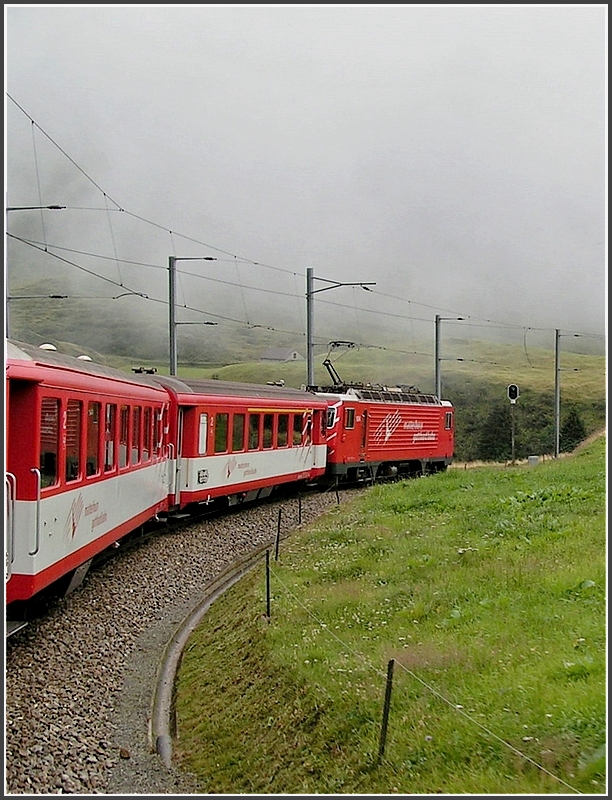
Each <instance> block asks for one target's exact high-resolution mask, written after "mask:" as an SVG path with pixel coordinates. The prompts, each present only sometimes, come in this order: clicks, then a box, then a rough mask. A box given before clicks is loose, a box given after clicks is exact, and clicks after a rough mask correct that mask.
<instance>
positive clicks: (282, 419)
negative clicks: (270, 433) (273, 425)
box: [277, 414, 289, 447]
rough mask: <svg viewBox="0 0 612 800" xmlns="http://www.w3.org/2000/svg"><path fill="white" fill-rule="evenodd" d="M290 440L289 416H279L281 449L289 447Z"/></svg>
mask: <svg viewBox="0 0 612 800" xmlns="http://www.w3.org/2000/svg"><path fill="white" fill-rule="evenodd" d="M288 438H289V414H279V415H278V434H277V444H278V446H279V447H287V441H288Z"/></svg>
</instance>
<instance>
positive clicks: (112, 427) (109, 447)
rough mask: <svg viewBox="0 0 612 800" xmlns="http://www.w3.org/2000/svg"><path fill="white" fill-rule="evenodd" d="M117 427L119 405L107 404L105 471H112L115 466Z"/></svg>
mask: <svg viewBox="0 0 612 800" xmlns="http://www.w3.org/2000/svg"><path fill="white" fill-rule="evenodd" d="M116 429H117V406H116V405H114V404H113V405H110V404H109V405H107V406H106V420H105V424H104V471H105V472H110V470H112V469H114V467H115V436H116Z"/></svg>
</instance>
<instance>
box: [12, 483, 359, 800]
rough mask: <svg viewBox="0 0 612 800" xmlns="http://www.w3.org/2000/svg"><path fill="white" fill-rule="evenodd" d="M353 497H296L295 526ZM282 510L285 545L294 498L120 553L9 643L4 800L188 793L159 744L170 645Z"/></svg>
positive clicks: (264, 539) (187, 783)
mask: <svg viewBox="0 0 612 800" xmlns="http://www.w3.org/2000/svg"><path fill="white" fill-rule="evenodd" d="M350 496H354V493H353V492H350V491H343V492H340V494H339V495H338V497H336V495H335V493H326V494H319V493H316V494H308V495H305V496H304V497H303V498H302V501H301V509H302V517H301V519H302V523H308V522H310V521H311V520H312V519H314V518H315V517H316V516H318V515H319V514H320V513H321V512H322V511H324V510H325V509H326V508H329V507H331V506H334V505H336V503H337V502H338V501H342V500H344V499H345V498H347V497H350ZM281 507H282V523H281V535H287V533H289V532H290V531H291V530H292V529H295V528H296V527H297V526H298V499H297V498H291V499H283V500H279V501H276V502H272V503H267V504H265V505H260V506H252V507H249V508H244V509H242V510H241V511H240V512H239V513H231V514H228V515H226V516H223V517H219V518H216V519H209V520H206V521H202V522H197V523H193V524H189V525H185V526H181V527H177V528H176V529H172V530H170V531H169V532H167V533H160V535H158V536H153V537H151V538H149V539H147V540H145V541H143V542H142V543H141V545H140V546H138V547H135V548H130V549H129V550H126V552H125V553H122V549H121V548H119V549H118V550H117V551H116V554H115V557H113V558H110V559H109V560H107V561H106V562H105V563H103V564H101V565H100V566H99V567H98V568H97V569H95V570H93V571H92V572H90V574H89V576H88V577H87V579H86V581H85V583H84V584H83V585H82V586H81V587H80V588H79V589H78V590H77V591H76V592H74V593H73V594H71V595H70V596H68V597H67V598H65V599H63V600H62V601H60V602H59V603H58V604H57V605H56V606H54V607H53V608H51V609H50V611H49V613H48V614H46V615H45V616H44V617H40V618H39V619H37V620H34V621H33V622H31V623H30V624H29V625H28V627H26V628H25V629H23V630H22V631H20V632H18V633H16V634H15V635H14V636H12V637H10V639H8V640H7V642H6V651H7V652H6V678H5V683H6V711H5V719H6V731H5V737H6V760H5V792H6V793H10V794H58V793H59V794H109V793H110V794H119V795H123V794H185V793H187V794H189V793H193V792H197V789H195V787H194V784H193V782H192V781H191V779H190V776H188V775H183V774H180V773H178V772H177V771H175V770H174V769H173V768H172V767H171V766H168V765H169V763H170V761H169V758H168V756H169V748H168V745H169V744H170V741H171V740H170V739H168V740H163V739H161V740H160V741H159V742H158V737H160V736H169V735H170V732H169V726H171V718H170V717H169V716H168V714H169V713H170V712H169V711H168V710H167V709H168V705H167V701H166V700H163V692H161V693H160V691H161V690H160V689H159V688H158V689H157V690H155V689H154V687H155V686H156V685H157V686H158V687H159V680H160V675H163V674H164V670H165V671H166V672H165V674H166V677H168V678H169V676H170V674H171V672H172V668H171V667H168V666H165V667H164V666H163V664H164V663H166V662H165V661H164V656H165V654H166V655H167V654H168V653H169V652H170V651H171V649H172V646H171V645H170V644H169V643H171V641H172V638H173V637H174V636H175V635H176V633H177V632H178V631H180V630H181V626H183V625H184V624H185V621H186V620H187V619H189V618H190V616H191V615H192V614H193V613H194V609H198V608H203V607H204V606H206V603H207V602H208V601H209V600H210V589H211V586H212V585H217V587H218V588H219V579H220V577H221V578H222V576H223V575H225V574H226V571H227V570H231V568H232V565H234V564H235V563H236V562H240V563H245V561H246V560H248V558H249V557H250V556H251V555H252V554H253V552H254V551H257V550H259V551H260V552H261V551H262V550H263V549H265V547H266V546H268V547H270V545H271V544H273V542H274V539H275V535H276V532H277V524H278V518H279V508H281ZM202 604H204V606H202ZM202 613H203V612H202ZM160 664H161V665H162V666H161V669H160ZM164 703H166V705H164ZM154 715H155V717H154ZM154 720H155V722H154ZM160 720H162V722H161V726H160ZM164 726H165V727H164ZM152 737H153V738H152ZM164 741H165V743H164ZM156 748H157V750H158V752H156ZM164 748H165V749H164ZM160 755H162V758H160Z"/></svg>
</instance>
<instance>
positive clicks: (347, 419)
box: [344, 408, 355, 430]
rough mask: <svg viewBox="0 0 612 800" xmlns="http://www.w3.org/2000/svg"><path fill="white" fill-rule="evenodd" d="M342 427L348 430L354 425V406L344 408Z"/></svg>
mask: <svg viewBox="0 0 612 800" xmlns="http://www.w3.org/2000/svg"><path fill="white" fill-rule="evenodd" d="M344 427H345V428H346V429H347V430H349V429H350V428H354V427H355V409H354V408H345V409H344Z"/></svg>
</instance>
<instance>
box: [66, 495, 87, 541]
mask: <svg viewBox="0 0 612 800" xmlns="http://www.w3.org/2000/svg"><path fill="white" fill-rule="evenodd" d="M84 507H85V504H84V503H83V495H82V494H81V493H80V492H79V495H78V497H75V498H74V500H73V501H72V505H71V506H70V510H69V511H68V516H67V517H66V524H65V525H64V536H66V537H67V536H68V535H69V534H70V536H71V538H72V539H74V535H75V534H76V531H77V528H78V527H79V522H80V521H81V516H82V514H83V509H84Z"/></svg>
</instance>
